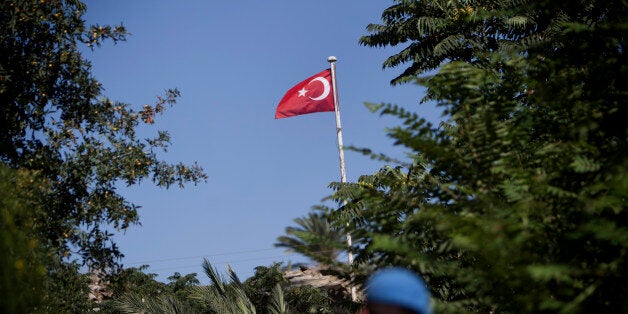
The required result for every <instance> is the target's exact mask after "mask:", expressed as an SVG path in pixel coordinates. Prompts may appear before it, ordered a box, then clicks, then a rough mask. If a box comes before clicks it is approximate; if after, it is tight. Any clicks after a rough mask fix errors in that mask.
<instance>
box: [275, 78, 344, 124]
mask: <svg viewBox="0 0 628 314" xmlns="http://www.w3.org/2000/svg"><path fill="white" fill-rule="evenodd" d="M323 111H334V96H333V90H332V84H331V71H330V70H329V69H327V70H325V71H323V72H321V73H318V74H315V75H313V76H311V77H309V78H308V79H306V80H304V81H303V82H301V83H299V84H297V85H295V86H294V87H292V88H291V89H290V90H289V91H288V92H286V94H285V95H284V96H283V98H282V99H281V101H280V102H279V105H278V106H277V111H276V112H275V119H281V118H287V117H292V116H298V115H302V114H306V113H313V112H323Z"/></svg>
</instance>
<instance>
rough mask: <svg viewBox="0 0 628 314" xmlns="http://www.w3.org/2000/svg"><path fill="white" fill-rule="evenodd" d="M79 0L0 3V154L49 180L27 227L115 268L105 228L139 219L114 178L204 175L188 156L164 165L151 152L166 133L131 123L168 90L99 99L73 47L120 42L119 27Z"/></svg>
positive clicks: (174, 180) (169, 95)
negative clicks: (133, 99) (145, 132)
mask: <svg viewBox="0 0 628 314" xmlns="http://www.w3.org/2000/svg"><path fill="white" fill-rule="evenodd" d="M85 10H86V6H85V5H84V4H83V3H81V2H80V1H78V0H51V1H37V0H30V1H28V0H24V1H3V2H2V3H0V45H1V46H0V51H2V52H1V53H0V161H2V162H4V163H6V164H7V165H9V166H10V167H12V168H18V167H22V168H24V169H31V170H37V171H39V173H40V175H41V176H42V177H43V178H45V179H46V180H48V181H49V182H50V188H51V189H50V192H49V194H48V199H47V202H46V204H45V212H46V213H47V214H46V217H45V219H42V220H40V221H39V222H38V223H37V224H36V225H37V226H38V228H39V233H40V235H41V239H42V241H43V242H45V243H48V244H50V245H51V247H54V248H56V249H57V251H58V254H59V256H60V257H61V258H63V257H68V256H69V255H70V254H71V252H74V253H75V254H74V255H73V256H78V257H80V259H81V260H82V261H83V262H84V263H86V264H88V265H90V266H91V267H93V268H97V269H105V270H112V269H113V270H115V268H116V263H115V260H116V258H117V257H120V256H121V253H120V251H119V249H118V247H117V246H116V245H115V243H113V242H112V240H111V235H112V233H111V231H112V229H117V230H124V229H126V228H128V227H129V226H130V225H131V224H135V223H137V222H138V213H137V208H138V206H137V205H135V204H133V203H132V202H130V201H129V200H127V199H125V198H124V197H123V196H122V195H120V194H118V193H117V189H116V186H117V185H118V184H120V183H122V184H127V185H133V184H136V183H138V182H140V181H143V180H152V181H153V182H154V183H155V184H156V185H157V186H161V187H166V188H167V187H169V186H171V185H172V184H178V185H180V186H183V185H184V184H185V183H187V182H193V183H197V182H200V181H203V180H204V179H205V178H206V176H205V174H203V172H202V169H201V168H200V167H199V166H198V165H196V164H194V165H191V166H188V165H184V164H169V163H166V162H164V161H162V160H160V159H159V158H158V152H159V151H162V150H165V149H166V148H167V147H168V145H169V140H170V138H169V135H168V133H167V132H163V131H160V132H158V134H157V135H156V136H155V137H154V138H148V139H140V138H138V136H137V133H136V131H137V129H138V128H139V127H141V125H142V124H153V123H154V122H155V119H156V116H157V115H158V114H161V113H162V112H163V111H164V110H165V109H166V108H167V107H168V106H171V105H173V104H174V103H175V102H176V99H177V97H178V96H179V92H178V91H177V90H176V89H173V90H168V91H167V92H166V93H165V95H164V96H159V97H157V101H156V102H155V104H153V105H145V106H144V107H143V108H141V109H139V110H137V109H133V106H131V105H129V104H126V103H121V102H116V101H113V100H110V99H108V98H107V97H104V96H103V95H102V94H101V92H102V87H101V85H100V83H99V82H98V81H97V80H96V79H95V78H94V77H93V76H92V74H91V66H90V63H89V62H88V61H87V60H86V59H85V58H84V57H83V56H82V54H81V48H82V47H85V46H86V47H89V48H92V49H93V48H95V47H98V46H100V45H101V44H102V43H103V42H104V41H106V40H111V41H113V42H119V41H122V40H125V37H126V30H125V28H124V27H123V26H122V25H119V26H108V25H102V26H101V25H86V23H85V20H84V19H83V14H84V13H85Z"/></svg>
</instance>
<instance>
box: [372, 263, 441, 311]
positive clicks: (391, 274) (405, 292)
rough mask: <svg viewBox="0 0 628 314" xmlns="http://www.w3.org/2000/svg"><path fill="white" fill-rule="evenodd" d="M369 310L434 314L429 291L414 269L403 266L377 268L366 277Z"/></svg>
mask: <svg viewBox="0 0 628 314" xmlns="http://www.w3.org/2000/svg"><path fill="white" fill-rule="evenodd" d="M365 287H366V307H365V308H364V312H365V313H369V314H384V313H385V314H431V313H432V309H431V306H430V293H429V291H428V290H427V287H426V285H425V282H423V280H422V279H421V278H420V277H419V276H418V275H417V274H415V273H414V272H412V271H410V270H407V269H405V268H401V267H392V268H385V269H382V270H379V271H377V272H375V273H374V274H373V275H371V277H370V278H369V279H368V280H367V281H366V285H365Z"/></svg>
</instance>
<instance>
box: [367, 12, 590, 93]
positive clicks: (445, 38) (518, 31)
mask: <svg viewBox="0 0 628 314" xmlns="http://www.w3.org/2000/svg"><path fill="white" fill-rule="evenodd" d="M393 2H394V4H393V5H392V6H390V7H389V8H387V9H385V10H384V12H383V13H382V16H381V21H382V22H381V24H370V25H368V27H367V31H368V32H369V33H370V34H369V35H366V36H363V37H362V38H360V44H362V45H364V46H367V47H383V46H398V45H403V44H406V46H405V47H403V49H401V51H399V52H398V53H397V54H395V55H393V56H390V57H389V58H388V59H386V61H385V62H384V67H385V68H392V67H398V66H401V65H403V64H409V65H408V66H407V67H406V68H405V69H404V71H403V72H402V74H400V75H399V76H398V77H396V78H395V79H393V80H392V83H393V84H398V83H403V82H411V81H414V79H415V77H416V76H417V75H420V74H423V73H426V72H429V71H432V70H436V69H438V68H439V67H440V66H441V65H442V64H444V63H446V62H451V61H462V62H468V63H472V64H476V65H479V66H484V67H487V66H489V67H493V66H499V64H495V63H494V62H492V61H491V60H490V53H491V52H495V51H498V50H503V49H506V50H511V51H521V50H525V48H526V47H528V46H529V45H530V44H532V43H534V42H538V41H540V40H547V38H551V37H552V36H553V35H554V34H555V33H556V32H557V31H558V26H557V25H558V24H559V23H560V22H562V21H565V19H568V18H569V15H572V16H573V15H576V16H577V15H579V14H581V13H582V11H580V10H578V9H576V8H575V7H576V6H574V8H573V9H569V8H566V7H565V6H563V9H566V10H561V11H554V10H542V9H541V8H537V7H535V6H534V5H533V3H534V1H530V0H522V1H520V0H508V1H496V0H454V1H449V0H394V1H393ZM585 2H586V1H585Z"/></svg>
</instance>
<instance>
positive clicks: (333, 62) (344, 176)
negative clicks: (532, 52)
mask: <svg viewBox="0 0 628 314" xmlns="http://www.w3.org/2000/svg"><path fill="white" fill-rule="evenodd" d="M327 61H328V62H329V64H330V65H331V85H332V90H333V94H334V111H335V112H336V135H337V137H338V155H339V156H340V182H342V183H345V182H347V174H346V172H345V153H344V149H343V146H342V126H341V125H340V103H339V102H338V90H337V89H336V57H334V56H329V57H327ZM346 204H347V202H346V201H344V205H346ZM351 246H352V241H351V234H350V233H349V232H347V247H348V250H347V251H348V253H349V254H348V259H349V265H352V264H353V253H352V252H351ZM351 300H353V301H354V302H355V301H357V293H356V290H355V287H354V286H353V285H351Z"/></svg>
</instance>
